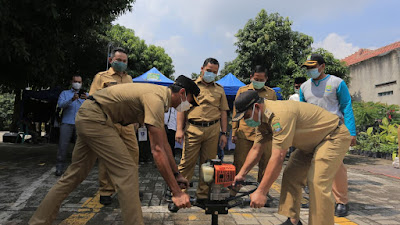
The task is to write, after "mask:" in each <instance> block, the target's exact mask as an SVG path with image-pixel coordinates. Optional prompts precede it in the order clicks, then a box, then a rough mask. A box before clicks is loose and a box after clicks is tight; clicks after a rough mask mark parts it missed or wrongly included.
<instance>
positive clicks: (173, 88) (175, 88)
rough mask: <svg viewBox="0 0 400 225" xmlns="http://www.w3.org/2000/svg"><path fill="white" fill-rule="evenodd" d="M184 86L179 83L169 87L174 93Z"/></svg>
mask: <svg viewBox="0 0 400 225" xmlns="http://www.w3.org/2000/svg"><path fill="white" fill-rule="evenodd" d="M182 88H183V87H181V86H179V85H177V84H171V85H170V86H169V89H171V92H172V93H178V92H179V91H180V90H181V89H182Z"/></svg>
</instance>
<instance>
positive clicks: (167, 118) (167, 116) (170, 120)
mask: <svg viewBox="0 0 400 225" xmlns="http://www.w3.org/2000/svg"><path fill="white" fill-rule="evenodd" d="M164 124H165V125H167V126H168V129H170V130H174V131H176V109H175V108H173V107H170V108H169V109H168V112H166V113H164Z"/></svg>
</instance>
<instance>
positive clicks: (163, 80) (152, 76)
mask: <svg viewBox="0 0 400 225" xmlns="http://www.w3.org/2000/svg"><path fill="white" fill-rule="evenodd" d="M133 82H134V83H153V84H158V85H163V86H169V85H171V84H173V83H174V81H173V80H170V79H168V78H167V77H166V76H164V75H163V74H162V73H161V72H160V71H158V70H157V69H156V68H155V67H153V68H151V69H150V70H149V71H147V72H146V73H144V74H142V75H140V76H138V77H136V78H133Z"/></svg>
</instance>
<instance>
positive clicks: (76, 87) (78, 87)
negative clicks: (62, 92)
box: [72, 82, 82, 90]
mask: <svg viewBox="0 0 400 225" xmlns="http://www.w3.org/2000/svg"><path fill="white" fill-rule="evenodd" d="M81 87H82V84H81V83H78V82H74V83H72V88H73V89H75V90H79V89H81Z"/></svg>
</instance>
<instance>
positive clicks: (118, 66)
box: [111, 60, 128, 72]
mask: <svg viewBox="0 0 400 225" xmlns="http://www.w3.org/2000/svg"><path fill="white" fill-rule="evenodd" d="M111 66H112V68H113V69H114V70H115V71H117V72H123V71H125V70H126V67H127V66H128V65H127V64H126V63H124V62H121V61H117V60H115V61H114V62H112V63H111Z"/></svg>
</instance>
